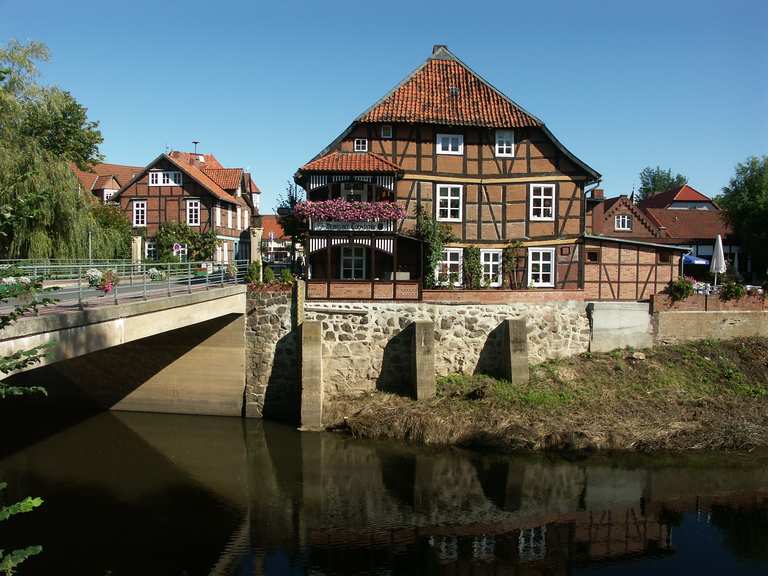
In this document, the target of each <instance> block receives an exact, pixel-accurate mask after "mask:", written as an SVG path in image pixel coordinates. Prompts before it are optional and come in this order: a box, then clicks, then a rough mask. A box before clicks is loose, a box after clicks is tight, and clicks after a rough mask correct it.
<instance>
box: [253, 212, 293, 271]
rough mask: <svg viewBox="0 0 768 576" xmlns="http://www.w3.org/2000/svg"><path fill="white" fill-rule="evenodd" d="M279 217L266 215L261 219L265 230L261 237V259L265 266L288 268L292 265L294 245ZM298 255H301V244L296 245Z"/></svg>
mask: <svg viewBox="0 0 768 576" xmlns="http://www.w3.org/2000/svg"><path fill="white" fill-rule="evenodd" d="M279 218H280V217H279V216H277V215H276V214H264V215H263V216H262V217H261V226H262V229H263V233H262V237H261V259H262V262H263V263H264V264H265V265H270V266H288V265H290V264H291V251H292V243H291V238H290V237H289V236H286V234H285V231H284V230H283V227H282V226H281V225H280V220H279ZM296 252H297V255H298V254H300V253H301V244H296Z"/></svg>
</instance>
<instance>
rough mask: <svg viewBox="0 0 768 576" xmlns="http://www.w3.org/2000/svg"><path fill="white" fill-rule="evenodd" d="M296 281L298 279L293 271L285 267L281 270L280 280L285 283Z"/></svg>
mask: <svg viewBox="0 0 768 576" xmlns="http://www.w3.org/2000/svg"><path fill="white" fill-rule="evenodd" d="M295 281H296V279H295V278H294V277H293V274H292V273H291V271H290V270H288V268H283V270H282V271H281V272H280V282H282V283H283V284H293V283H294V282H295Z"/></svg>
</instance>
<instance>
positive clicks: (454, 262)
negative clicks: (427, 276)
mask: <svg viewBox="0 0 768 576" xmlns="http://www.w3.org/2000/svg"><path fill="white" fill-rule="evenodd" d="M463 263H464V250H463V249H461V248H446V249H445V250H443V255H442V257H441V258H440V263H439V264H438V265H437V269H436V270H435V281H436V282H437V284H438V285H440V286H448V284H449V283H450V281H451V280H453V285H454V286H461V283H462V276H463V273H462V266H463Z"/></svg>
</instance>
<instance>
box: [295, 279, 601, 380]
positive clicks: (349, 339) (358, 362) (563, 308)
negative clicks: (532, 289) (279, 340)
mask: <svg viewBox="0 0 768 576" xmlns="http://www.w3.org/2000/svg"><path fill="white" fill-rule="evenodd" d="M483 292H484V291H483ZM304 315H305V319H306V320H318V321H320V322H321V325H322V339H323V379H324V388H325V393H326V394H327V395H335V394H342V393H344V394H348V393H360V392H365V391H369V390H375V389H379V390H386V391H391V392H399V393H408V392H409V390H410V387H411V386H410V382H409V381H408V379H409V374H410V361H411V358H410V340H409V336H408V333H407V332H405V328H406V327H407V326H408V325H409V324H411V323H412V322H414V321H415V320H430V321H432V322H433V323H434V327H435V335H434V336H435V344H434V346H435V369H436V372H437V373H438V374H448V373H451V372H464V373H474V372H483V373H497V374H498V373H500V371H501V370H502V368H503V367H502V365H501V364H502V362H503V358H504V354H503V353H502V348H501V347H502V342H503V330H504V327H503V325H502V324H503V322H504V320H506V319H508V318H514V319H517V318H523V319H525V320H526V322H527V326H528V351H529V356H530V359H531V362H534V363H536V362H541V361H543V360H546V359H549V358H557V357H564V356H572V355H575V354H579V353H582V352H586V351H587V350H588V349H589V321H588V319H587V313H586V306H585V305H584V303H583V302H580V301H574V300H570V301H565V302H546V303H544V302H541V303H524V302H519V303H513V304H463V303H462V304H433V303H427V302H419V303H386V304H385V303H374V302H370V303H368V302H334V303H327V302H323V303H319V302H308V303H307V304H306V306H305V309H304Z"/></svg>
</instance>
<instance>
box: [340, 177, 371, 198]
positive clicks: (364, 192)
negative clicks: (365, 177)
mask: <svg viewBox="0 0 768 576" xmlns="http://www.w3.org/2000/svg"><path fill="white" fill-rule="evenodd" d="M341 197H342V198H343V199H344V200H346V201H347V202H367V201H368V187H367V186H366V184H365V182H355V181H353V182H342V183H341Z"/></svg>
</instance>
